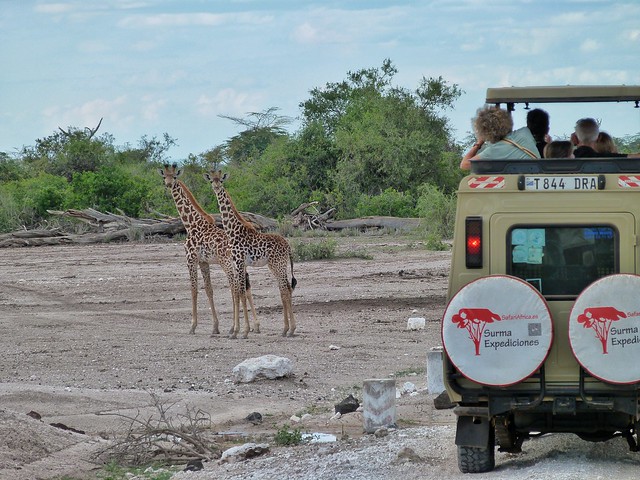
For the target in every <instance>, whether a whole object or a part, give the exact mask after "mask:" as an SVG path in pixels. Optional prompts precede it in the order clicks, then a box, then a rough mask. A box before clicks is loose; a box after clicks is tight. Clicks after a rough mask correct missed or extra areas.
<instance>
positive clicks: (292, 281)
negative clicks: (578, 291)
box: [289, 252, 298, 290]
mask: <svg viewBox="0 0 640 480" xmlns="http://www.w3.org/2000/svg"><path fill="white" fill-rule="evenodd" d="M289 263H291V290H295V288H296V285H297V284H298V281H297V280H296V277H294V276H293V255H291V252H289Z"/></svg>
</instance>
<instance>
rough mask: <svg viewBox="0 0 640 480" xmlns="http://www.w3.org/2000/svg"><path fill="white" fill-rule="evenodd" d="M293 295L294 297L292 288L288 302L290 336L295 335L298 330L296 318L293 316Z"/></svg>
mask: <svg viewBox="0 0 640 480" xmlns="http://www.w3.org/2000/svg"><path fill="white" fill-rule="evenodd" d="M291 297H292V292H291V290H289V294H288V303H287V308H288V310H289V336H290V337H293V334H294V333H295V331H296V319H295V317H294V316H293V300H292V299H291Z"/></svg>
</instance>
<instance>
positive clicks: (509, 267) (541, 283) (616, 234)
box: [505, 222, 620, 301]
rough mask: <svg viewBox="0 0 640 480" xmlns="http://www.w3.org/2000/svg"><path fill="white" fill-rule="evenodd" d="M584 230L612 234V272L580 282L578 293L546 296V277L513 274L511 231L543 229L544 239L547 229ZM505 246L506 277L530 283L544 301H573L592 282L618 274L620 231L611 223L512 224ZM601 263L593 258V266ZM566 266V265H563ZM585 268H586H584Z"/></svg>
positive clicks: (597, 274)
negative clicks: (608, 231)
mask: <svg viewBox="0 0 640 480" xmlns="http://www.w3.org/2000/svg"><path fill="white" fill-rule="evenodd" d="M569 228H572V229H584V228H593V229H596V228H606V229H610V230H611V232H612V234H613V239H612V247H613V252H612V253H613V265H611V268H612V271H610V272H607V273H603V274H599V273H597V272H596V275H595V278H587V279H586V280H582V282H583V283H584V284H583V285H581V286H580V288H579V289H578V291H577V292H576V293H558V294H553V293H552V294H548V293H545V291H544V289H545V278H546V277H542V278H539V279H538V278H534V277H531V278H525V277H524V276H521V275H518V274H517V273H514V271H515V270H516V269H515V268H514V263H515V262H513V249H514V244H513V243H512V239H513V235H512V233H513V231H514V230H516V229H529V230H534V229H545V237H546V236H548V235H547V232H546V230H547V229H569ZM505 245H506V249H505V254H506V263H505V267H506V268H505V273H506V274H507V275H512V276H514V277H517V278H520V279H522V280H524V281H526V282H528V283H530V284H531V285H533V286H534V287H535V288H536V289H537V290H538V291H539V292H540V294H541V295H542V296H543V297H544V298H545V299H546V300H550V301H553V300H556V301H558V300H575V299H576V298H577V297H578V295H580V293H581V292H582V290H584V289H585V288H586V287H587V286H589V285H590V284H591V283H593V282H594V281H597V280H599V279H601V278H604V277H606V276H608V275H613V274H617V273H620V230H619V229H618V228H617V227H616V226H615V225H614V224H612V223H608V222H602V223H598V224H594V223H579V224H569V223H518V224H514V225H511V226H510V227H509V228H508V229H507V231H506V238H505ZM544 253H547V254H548V253H549V252H544ZM600 264H601V261H599V260H598V259H597V258H594V265H600ZM546 266H547V267H549V265H546ZM565 266H566V265H565ZM574 266H580V265H574ZM584 267H586V266H584ZM534 280H538V282H536V281H534ZM558 283H559V284H561V285H562V284H569V283H570V282H569V281H567V280H566V279H565V280H563V281H559V282H558Z"/></svg>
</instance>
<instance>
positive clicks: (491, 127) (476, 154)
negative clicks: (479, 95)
mask: <svg viewBox="0 0 640 480" xmlns="http://www.w3.org/2000/svg"><path fill="white" fill-rule="evenodd" d="M473 129H474V130H475V134H476V143H474V144H473V146H472V147H471V148H470V149H469V151H468V152H467V153H466V154H465V156H464V157H462V161H461V162H460V168H461V169H463V170H469V169H470V168H471V161H473V160H479V159H491V160H506V159H532V158H540V154H539V153H538V148H537V147H536V141H535V139H534V138H533V135H531V131H530V130H529V129H528V128H527V127H522V128H519V129H518V130H513V119H512V118H511V113H509V112H508V111H506V110H503V109H501V108H498V107H484V108H480V109H478V112H477V114H476V116H475V118H474V119H473ZM485 142H487V144H488V145H487V146H485V147H484V148H482V147H483V146H484V144H485ZM481 148H482V151H481V150H480V149H481Z"/></svg>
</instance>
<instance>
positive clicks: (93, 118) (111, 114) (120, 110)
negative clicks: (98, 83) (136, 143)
mask: <svg viewBox="0 0 640 480" xmlns="http://www.w3.org/2000/svg"><path fill="white" fill-rule="evenodd" d="M130 108H131V106H130V102H129V99H128V98H127V96H126V95H122V96H120V97H116V98H114V99H111V100H107V99H103V98H97V99H95V100H91V101H88V102H85V103H83V104H82V105H79V106H73V107H70V106H60V105H55V106H51V107H47V108H45V109H44V111H43V112H42V113H43V116H44V117H45V120H46V122H47V123H48V124H49V129H51V130H56V129H57V128H58V127H62V128H65V129H66V128H67V127H69V126H73V127H78V128H84V127H91V128H93V127H94V126H95V125H97V124H98V122H99V121H100V119H101V118H104V119H105V121H108V122H107V123H109V124H110V125H111V126H120V127H122V126H127V125H131V124H132V123H133V121H134V119H135V115H134V114H133V113H131V112H130V111H129V109H130Z"/></svg>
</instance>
